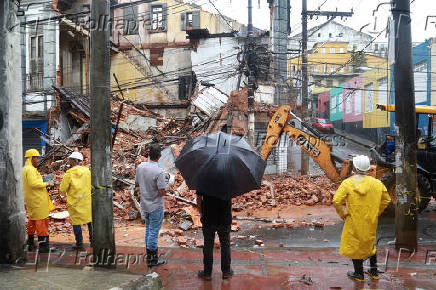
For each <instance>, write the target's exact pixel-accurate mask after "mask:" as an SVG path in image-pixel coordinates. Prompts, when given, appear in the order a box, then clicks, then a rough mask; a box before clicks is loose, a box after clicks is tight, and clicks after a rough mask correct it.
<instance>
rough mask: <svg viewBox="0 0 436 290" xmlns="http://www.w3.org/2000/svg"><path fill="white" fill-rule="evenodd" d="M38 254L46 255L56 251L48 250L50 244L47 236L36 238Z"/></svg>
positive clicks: (54, 249) (53, 249)
mask: <svg viewBox="0 0 436 290" xmlns="http://www.w3.org/2000/svg"><path fill="white" fill-rule="evenodd" d="M38 244H39V252H40V253H48V252H54V251H56V248H54V247H52V248H50V242H49V238H48V236H38Z"/></svg>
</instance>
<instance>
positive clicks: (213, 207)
mask: <svg viewBox="0 0 436 290" xmlns="http://www.w3.org/2000/svg"><path fill="white" fill-rule="evenodd" d="M197 194H198V196H197V206H198V209H199V210H200V213H201V223H202V225H203V238H204V246H203V265H204V269H203V270H201V271H199V272H198V276H199V277H200V278H202V279H204V280H212V265H213V246H214V242H215V233H217V234H218V237H219V241H220V247H221V272H222V278H223V279H228V278H230V277H231V276H233V270H232V268H231V267H230V264H231V254H230V230H231V225H232V200H231V199H228V200H223V199H219V198H216V197H213V196H207V195H204V194H202V193H200V192H197Z"/></svg>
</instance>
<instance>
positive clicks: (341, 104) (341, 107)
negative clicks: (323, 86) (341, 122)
mask: <svg viewBox="0 0 436 290" xmlns="http://www.w3.org/2000/svg"><path fill="white" fill-rule="evenodd" d="M343 111H344V96H343V95H342V93H340V94H339V95H338V112H343Z"/></svg>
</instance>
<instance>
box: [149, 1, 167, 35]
mask: <svg viewBox="0 0 436 290" xmlns="http://www.w3.org/2000/svg"><path fill="white" fill-rule="evenodd" d="M150 15H151V30H152V32H153V31H154V32H156V31H157V32H159V31H166V30H167V6H166V4H160V5H151V6H150Z"/></svg>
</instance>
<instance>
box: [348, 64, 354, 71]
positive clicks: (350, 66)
mask: <svg viewBox="0 0 436 290" xmlns="http://www.w3.org/2000/svg"><path fill="white" fill-rule="evenodd" d="M348 72H349V73H352V72H353V66H352V65H349V66H348Z"/></svg>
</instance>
